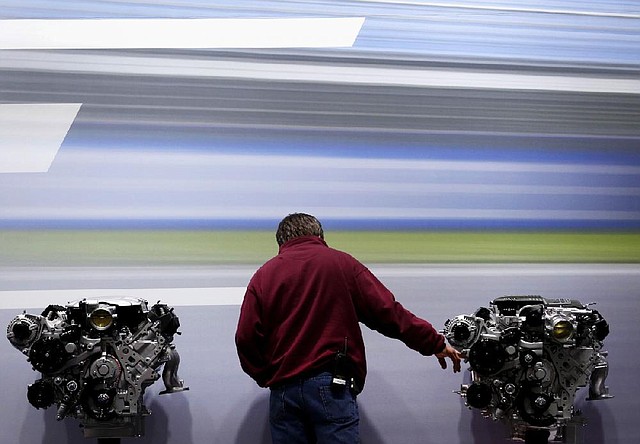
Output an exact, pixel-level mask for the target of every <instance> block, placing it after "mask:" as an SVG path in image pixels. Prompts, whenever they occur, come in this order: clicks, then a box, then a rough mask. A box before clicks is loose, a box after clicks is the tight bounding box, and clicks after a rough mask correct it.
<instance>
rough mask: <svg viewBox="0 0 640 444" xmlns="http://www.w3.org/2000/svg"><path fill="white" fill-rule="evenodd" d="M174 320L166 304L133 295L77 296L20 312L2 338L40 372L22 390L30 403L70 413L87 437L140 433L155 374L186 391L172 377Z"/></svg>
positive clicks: (170, 389)
mask: <svg viewBox="0 0 640 444" xmlns="http://www.w3.org/2000/svg"><path fill="white" fill-rule="evenodd" d="M179 327H180V321H179V319H178V317H177V316H176V315H175V314H174V313H173V309H172V308H169V307H168V306H167V305H164V304H160V303H157V304H155V305H153V306H152V307H151V308H149V307H148V303H147V301H145V300H144V299H138V298H105V299H82V300H80V301H77V302H73V303H69V304H68V305H66V306H60V305H50V306H48V307H47V308H46V309H45V310H44V311H43V312H42V314H41V315H33V314H28V313H26V312H25V313H23V314H21V315H18V316H16V317H15V318H14V319H13V320H12V321H11V322H10V323H9V325H8V327H7V339H9V341H10V342H11V344H12V345H13V346H14V347H15V348H17V349H18V350H20V351H21V352H22V353H23V354H25V355H26V356H27V357H28V361H29V362H30V363H31V365H32V367H33V370H35V371H38V372H40V373H41V378H40V379H38V380H37V381H35V382H34V383H33V384H30V385H29V386H28V388H27V399H28V400H29V402H30V403H31V405H33V406H34V407H35V408H37V409H40V408H45V409H46V408H48V407H50V406H52V405H54V404H55V405H56V406H57V413H56V419H57V420H62V419H64V418H65V417H74V418H76V419H78V420H79V421H80V424H81V426H82V428H83V432H84V436H85V437H87V438H94V437H95V438H120V437H134V436H142V435H143V434H144V418H145V417H146V416H148V415H149V414H150V412H149V410H147V408H146V407H145V406H144V404H143V395H144V392H145V389H146V388H147V387H148V386H150V385H151V384H153V383H154V382H155V381H156V380H158V379H160V374H159V373H158V370H159V369H160V368H161V367H163V366H164V368H163V372H162V379H163V382H164V385H165V390H164V391H162V392H161V394H164V393H174V392H179V391H183V390H188V387H185V386H184V384H183V381H182V380H180V379H179V378H178V375H177V371H178V365H179V362H180V356H179V355H178V352H177V351H176V349H175V346H174V345H173V344H172V341H173V336H174V335H175V334H179V333H178V328H179Z"/></svg>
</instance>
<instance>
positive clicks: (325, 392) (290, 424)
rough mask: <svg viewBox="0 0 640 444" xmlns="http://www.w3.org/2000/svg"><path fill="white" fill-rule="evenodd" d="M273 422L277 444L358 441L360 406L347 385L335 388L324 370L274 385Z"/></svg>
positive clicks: (271, 414) (271, 403)
mask: <svg viewBox="0 0 640 444" xmlns="http://www.w3.org/2000/svg"><path fill="white" fill-rule="evenodd" d="M269 422H270V423H271V439H272V441H273V444H311V443H317V444H357V443H359V442H360V436H359V422H360V417H359V415H358V405H357V403H356V398H355V396H354V395H353V394H352V393H351V391H350V390H349V389H348V388H346V387H339V388H337V389H336V388H332V387H331V373H320V374H319V375H316V376H311V377H308V378H305V379H300V380H297V381H295V382H290V383H286V384H283V385H282V386H278V387H275V388H271V398H270V408H269Z"/></svg>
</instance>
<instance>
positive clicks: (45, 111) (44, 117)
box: [0, 103, 81, 173]
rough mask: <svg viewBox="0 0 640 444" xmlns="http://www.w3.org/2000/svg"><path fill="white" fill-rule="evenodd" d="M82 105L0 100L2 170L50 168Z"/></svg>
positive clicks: (41, 171) (23, 171) (16, 170)
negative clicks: (10, 102)
mask: <svg viewBox="0 0 640 444" xmlns="http://www.w3.org/2000/svg"><path fill="white" fill-rule="evenodd" d="M80 106H81V104H79V103H46V104H0V173H43V172H47V171H48V170H49V167H50V166H51V162H53V159H54V158H55V156H56V153H57V152H58V149H59V148H60V145H62V142H63V140H64V138H65V136H66V135H67V132H68V131H69V128H70V127H71V124H72V123H73V121H74V120H75V118H76V115H77V114H78V111H79V110H80Z"/></svg>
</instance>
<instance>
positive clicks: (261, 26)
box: [0, 17, 364, 49]
mask: <svg viewBox="0 0 640 444" xmlns="http://www.w3.org/2000/svg"><path fill="white" fill-rule="evenodd" d="M363 23H364V18H362V17H355V18H352V17H347V18H299V19H296V18H278V19H267V18H264V19H262V18H256V19H70V20H40V19H35V20H31V19H24V20H0V49H128V48H156V49H162V48H167V49H177V48H185V49H189V48H283V47H288V48H321V47H350V46H352V45H353V43H354V41H355V39H356V37H357V36H358V33H359V32H360V28H361V27H362V24H363Z"/></svg>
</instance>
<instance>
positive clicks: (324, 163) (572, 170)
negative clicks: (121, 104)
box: [66, 147, 640, 177]
mask: <svg viewBox="0 0 640 444" xmlns="http://www.w3.org/2000/svg"><path fill="white" fill-rule="evenodd" d="M106 161H108V162H109V163H110V164H111V165H115V164H122V165H132V164H133V165H135V164H138V163H140V164H144V165H146V166H147V167H153V166H167V165H181V166H182V167H191V166H200V167H202V166H210V167H212V168H225V167H236V166H239V167H243V168H244V167H259V168H262V169H265V170H267V169H271V168H278V169H281V168H282V169H284V168H292V169H300V168H305V169H313V170H322V171H324V170H326V169H347V170H349V169H354V170H369V169H372V170H408V171H475V172H497V173H559V174H624V175H636V174H640V167H638V166H634V165H606V164H605V165H603V164H574V163H542V162H496V161H483V160H461V161H457V160H422V159H383V158H360V157H321V156H278V155H228V154H212V153H206V152H198V151H192V152H177V151H174V152H168V151H166V150H164V151H162V150H158V151H154V150H152V149H149V150H140V151H124V150H122V149H119V148H115V147H114V148H112V149H111V148H105V149H100V150H97V149H87V150H82V149H80V150H77V151H74V152H73V155H71V154H69V156H68V157H67V158H66V163H67V164H71V163H74V164H77V165H81V166H82V167H83V168H87V167H88V166H92V167H93V166H96V165H98V166H102V165H105V162H106ZM270 177H273V175H272V174H270Z"/></svg>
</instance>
